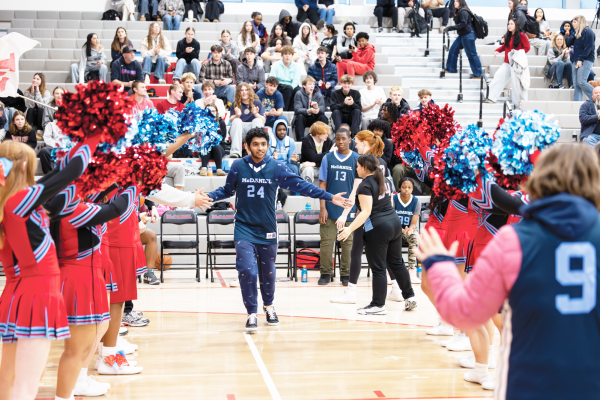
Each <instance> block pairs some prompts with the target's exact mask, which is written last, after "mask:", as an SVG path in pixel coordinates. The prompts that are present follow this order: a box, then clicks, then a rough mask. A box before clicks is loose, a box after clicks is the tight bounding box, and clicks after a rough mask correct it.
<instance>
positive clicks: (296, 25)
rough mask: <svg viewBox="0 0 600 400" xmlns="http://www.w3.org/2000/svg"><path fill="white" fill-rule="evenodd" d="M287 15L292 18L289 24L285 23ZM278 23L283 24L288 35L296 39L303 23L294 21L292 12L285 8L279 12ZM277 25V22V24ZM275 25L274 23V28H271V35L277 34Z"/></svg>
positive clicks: (291, 38)
mask: <svg viewBox="0 0 600 400" xmlns="http://www.w3.org/2000/svg"><path fill="white" fill-rule="evenodd" d="M286 17H290V18H291V20H290V23H289V24H287V25H286V24H284V23H283V19H284V18H286ZM278 24H281V25H282V26H283V31H284V32H285V33H286V34H287V37H288V38H289V39H290V40H294V38H295V37H296V35H297V34H298V30H299V29H300V25H301V24H300V22H296V21H294V19H293V18H292V15H291V14H290V12H289V11H288V10H285V9H283V10H281V12H280V13H279V22H278ZM275 25H277V24H275ZM275 25H273V28H271V36H273V35H274V34H275Z"/></svg>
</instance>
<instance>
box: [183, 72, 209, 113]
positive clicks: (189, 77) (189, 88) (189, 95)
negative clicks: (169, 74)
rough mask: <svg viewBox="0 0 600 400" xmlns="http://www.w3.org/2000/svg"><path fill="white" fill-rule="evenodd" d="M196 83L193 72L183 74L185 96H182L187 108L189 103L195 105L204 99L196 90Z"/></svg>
mask: <svg viewBox="0 0 600 400" xmlns="http://www.w3.org/2000/svg"><path fill="white" fill-rule="evenodd" d="M195 83H196V76H195V75H194V74H192V73H191V72H187V73H185V74H183V76H182V77H181V85H182V86H183V95H182V96H181V100H180V101H181V102H182V103H183V105H184V106H187V105H188V103H193V102H194V101H196V100H198V99H201V98H203V97H204V96H203V95H202V92H199V91H197V90H196V89H194V84H195Z"/></svg>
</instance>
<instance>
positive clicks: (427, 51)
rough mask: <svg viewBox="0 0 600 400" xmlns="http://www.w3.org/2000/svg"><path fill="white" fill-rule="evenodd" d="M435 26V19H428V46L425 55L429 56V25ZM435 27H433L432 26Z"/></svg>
mask: <svg viewBox="0 0 600 400" xmlns="http://www.w3.org/2000/svg"><path fill="white" fill-rule="evenodd" d="M430 26H433V19H432V20H431V22H430V21H427V47H425V57H428V56H429V31H430V29H429V27H430ZM432 29H433V28H432Z"/></svg>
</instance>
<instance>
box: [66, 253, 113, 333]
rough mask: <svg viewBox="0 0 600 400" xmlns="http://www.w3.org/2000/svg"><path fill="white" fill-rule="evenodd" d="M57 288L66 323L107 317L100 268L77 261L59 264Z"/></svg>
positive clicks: (106, 304)
mask: <svg viewBox="0 0 600 400" xmlns="http://www.w3.org/2000/svg"><path fill="white" fill-rule="evenodd" d="M60 277H61V292H62V294H63V297H64V299H65V307H66V310H67V320H68V322H69V325H89V324H100V323H102V322H105V321H109V320H110V310H109V305H108V296H107V294H106V283H105V281H104V270H103V266H102V265H101V264H98V265H97V266H95V267H92V266H83V265H81V264H75V263H73V264H69V263H61V264H60Z"/></svg>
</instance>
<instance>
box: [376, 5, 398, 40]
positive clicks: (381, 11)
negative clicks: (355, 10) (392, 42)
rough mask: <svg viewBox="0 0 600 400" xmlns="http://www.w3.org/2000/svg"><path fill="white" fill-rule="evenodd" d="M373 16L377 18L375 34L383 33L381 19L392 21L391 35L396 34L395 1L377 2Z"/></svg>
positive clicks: (396, 9) (396, 16)
mask: <svg viewBox="0 0 600 400" xmlns="http://www.w3.org/2000/svg"><path fill="white" fill-rule="evenodd" d="M373 14H374V15H375V16H376V17H377V32H379V33H381V32H383V17H388V18H391V19H392V33H398V8H397V7H396V1H395V0H377V3H376V5H375V9H374V10H373Z"/></svg>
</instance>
